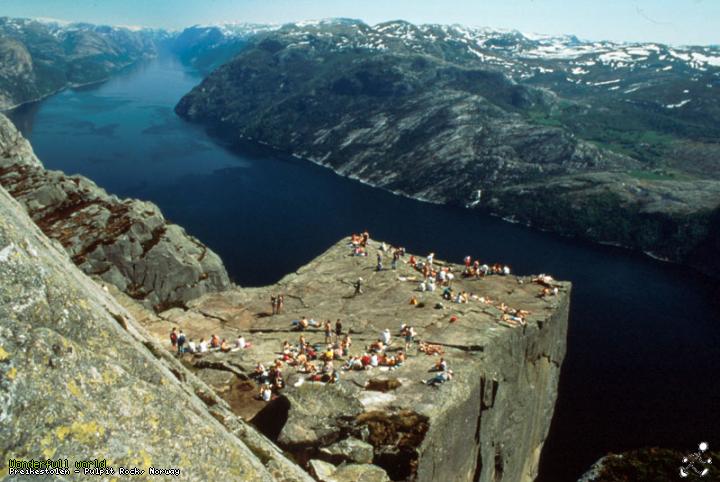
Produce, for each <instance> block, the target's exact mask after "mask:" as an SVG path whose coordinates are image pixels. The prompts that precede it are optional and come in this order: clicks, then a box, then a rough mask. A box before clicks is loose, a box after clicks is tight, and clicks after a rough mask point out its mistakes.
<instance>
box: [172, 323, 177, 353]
mask: <svg viewBox="0 0 720 482" xmlns="http://www.w3.org/2000/svg"><path fill="white" fill-rule="evenodd" d="M177 340H178V334H177V328H176V327H173V329H172V331H171V332H170V344H171V345H172V349H173V351H174V350H177Z"/></svg>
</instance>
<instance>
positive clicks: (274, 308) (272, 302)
mask: <svg viewBox="0 0 720 482" xmlns="http://www.w3.org/2000/svg"><path fill="white" fill-rule="evenodd" d="M270 306H272V314H273V315H274V314H275V313H277V297H276V296H275V295H271V296H270Z"/></svg>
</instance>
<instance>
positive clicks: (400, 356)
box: [395, 351, 405, 366]
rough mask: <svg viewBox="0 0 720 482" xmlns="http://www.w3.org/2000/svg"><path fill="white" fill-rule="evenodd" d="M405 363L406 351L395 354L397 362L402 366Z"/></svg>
mask: <svg viewBox="0 0 720 482" xmlns="http://www.w3.org/2000/svg"><path fill="white" fill-rule="evenodd" d="M403 363H405V352H404V351H399V352H398V353H397V355H395V364H396V365H397V366H401V365H402V364H403Z"/></svg>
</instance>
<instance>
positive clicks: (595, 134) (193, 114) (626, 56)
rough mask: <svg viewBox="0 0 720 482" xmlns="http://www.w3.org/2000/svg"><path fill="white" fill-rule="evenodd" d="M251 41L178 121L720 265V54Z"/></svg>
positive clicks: (526, 44)
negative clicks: (711, 256) (718, 255)
mask: <svg viewBox="0 0 720 482" xmlns="http://www.w3.org/2000/svg"><path fill="white" fill-rule="evenodd" d="M243 41H244V42H245V45H244V46H242V48H240V49H239V50H238V53H237V56H236V57H234V58H233V59H232V60H231V61H229V62H227V63H226V64H225V65H223V66H222V67H220V68H218V69H217V70H215V71H214V72H213V73H212V74H211V75H209V76H208V78H207V79H205V81H204V82H203V83H202V84H201V85H199V86H198V87H196V88H195V89H194V90H193V91H192V92H191V93H190V94H188V96H186V97H185V98H184V99H182V101H181V102H180V103H179V104H178V106H177V109H176V110H177V112H178V113H179V114H180V115H182V116H184V117H186V118H188V119H192V120H196V121H199V122H204V123H206V124H209V125H212V126H213V127H214V128H216V129H217V130H218V131H220V132H222V133H223V135H224V136H225V137H226V138H227V139H229V140H231V141H232V142H235V143H244V142H255V143H260V144H264V145H269V146H271V147H273V148H275V149H279V150H282V151H285V152H289V153H292V154H294V155H297V156H300V157H303V158H307V159H311V160H314V161H315V162H317V163H319V164H322V165H325V166H328V167H330V168H332V169H333V170H335V171H336V172H338V173H340V174H343V175H345V176H349V177H353V178H357V179H360V180H363V181H365V182H368V183H370V184H372V185H375V186H379V187H383V188H385V189H388V190H391V191H394V192H397V193H400V194H405V195H408V196H412V197H415V198H419V199H426V200H430V201H434V202H441V203H451V204H461V205H466V206H471V207H479V208H483V209H486V210H489V211H490V212H492V213H495V214H498V215H501V216H504V217H508V218H512V219H516V220H518V221H521V222H524V223H527V224H532V225H535V226H538V227H541V228H543V229H550V230H553V231H559V232H563V233H567V234H575V235H580V236H583V237H587V238H590V239H593V240H596V241H602V242H609V243H613V244H621V245H625V246H630V247H634V248H637V249H641V250H643V251H648V252H652V253H653V254H654V255H656V256H660V257H663V258H667V259H673V260H676V261H686V262H690V263H693V264H695V265H704V264H706V261H705V260H706V259H707V256H706V255H707V253H715V252H720V243H719V242H718V238H716V237H715V236H717V235H716V234H713V233H714V232H715V231H716V229H715V227H714V226H715V222H714V221H712V220H713V219H716V218H715V217H713V216H717V214H715V213H717V210H718V205H719V204H720V181H719V180H720V163H718V162H717V159H718V154H720V144H718V139H719V138H720V122H718V121H720V96H718V95H717V94H716V93H717V92H718V88H720V50H719V49H718V48H717V47H687V48H676V47H669V46H664V45H661V44H617V43H612V42H585V41H582V40H579V39H577V38H576V37H573V36H564V37H543V36H533V37H532V38H531V37H528V36H525V35H522V34H520V33H518V32H498V31H493V30H490V29H470V28H465V27H460V26H444V25H419V26H418V25H413V24H410V23H408V22H402V21H398V22H387V23H382V24H378V25H375V26H369V25H367V24H364V23H362V22H359V21H352V20H343V21H318V22H304V23H301V24H289V25H284V26H281V27H279V28H277V29H273V30H269V31H266V32H261V33H257V34H254V35H250V36H248V37H246V38H244V40H243ZM700 253H702V255H701V254H700ZM696 259H697V260H698V261H692V260H696ZM700 267H703V266H700ZM715 269H717V268H716V267H713V268H712V269H710V271H713V270H715Z"/></svg>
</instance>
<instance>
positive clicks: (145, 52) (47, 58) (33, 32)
mask: <svg viewBox="0 0 720 482" xmlns="http://www.w3.org/2000/svg"><path fill="white" fill-rule="evenodd" d="M168 35H169V34H167V33H165V32H163V31H156V30H131V29H128V28H118V27H107V26H96V25H89V24H62V23H53V22H40V21H36V20H29V19H17V18H8V17H0V110H8V109H11V108H13V107H15V106H17V105H20V104H23V103H25V102H31V101H34V100H38V99H41V98H43V97H45V96H48V95H50V94H53V93H55V92H57V91H58V90H61V89H64V88H66V87H72V86H78V85H83V84H88V83H93V82H99V81H102V80H105V79H107V78H108V77H109V76H110V75H112V74H113V73H115V72H117V71H119V70H121V69H123V68H125V67H127V66H129V65H132V64H134V63H135V62H138V61H139V60H142V59H144V58H147V57H152V56H154V55H155V54H156V53H157V45H158V43H159V42H162V41H167V37H168Z"/></svg>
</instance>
